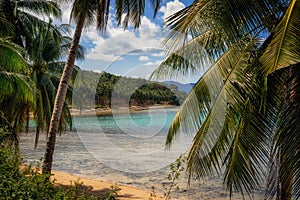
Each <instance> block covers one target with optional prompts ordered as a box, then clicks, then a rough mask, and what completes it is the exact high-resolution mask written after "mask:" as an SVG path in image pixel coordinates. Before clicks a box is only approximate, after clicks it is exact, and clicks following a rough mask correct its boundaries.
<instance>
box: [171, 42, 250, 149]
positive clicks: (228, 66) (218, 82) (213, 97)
mask: <svg viewBox="0 0 300 200" xmlns="http://www.w3.org/2000/svg"><path fill="white" fill-rule="evenodd" d="M247 40H248V41H247ZM253 48H255V47H254V41H252V40H250V41H249V39H244V40H241V41H239V42H237V43H236V44H235V45H234V46H232V47H231V48H230V49H229V50H228V51H227V52H226V53H225V54H224V55H223V56H222V57H221V58H220V59H219V60H217V62H216V63H215V64H214V65H213V66H212V67H210V69H209V70H208V71H207V72H206V73H205V74H204V75H203V76H202V77H201V78H200V80H199V81H198V82H197V83H196V84H195V86H194V88H193V90H192V92H191V93H190V94H189V95H188V97H187V98H186V100H185V102H184V103H183V104H182V106H181V107H180V109H179V111H178V112H177V114H176V116H175V118H174V121H173V122H172V124H171V127H170V129H169V133H168V136H167V141H166V143H167V145H170V144H171V142H172V141H173V138H174V136H176V134H177V133H178V132H179V130H180V128H181V129H182V131H183V132H186V133H193V132H195V131H197V130H199V128H200V126H201V125H202V124H203V122H204V120H205V118H206V116H207V115H208V113H209V112H210V111H211V110H212V107H213V104H214V102H216V101H217V98H220V99H222V98H223V95H224V94H225V92H224V91H225V88H226V87H225V86H227V85H231V84H233V81H234V80H235V76H236V73H237V71H236V70H237V69H238V68H239V67H242V66H245V65H247V64H248V59H250V56H251V53H250V52H251V50H253ZM222 90H223V92H222ZM195 97H196V98H195ZM191 108H192V109H191ZM183 116H184V117H183ZM191 122H193V123H191ZM182 125H186V126H185V127H181V126H182Z"/></svg>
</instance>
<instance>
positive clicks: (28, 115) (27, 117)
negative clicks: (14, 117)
mask: <svg viewBox="0 0 300 200" xmlns="http://www.w3.org/2000/svg"><path fill="white" fill-rule="evenodd" d="M29 121H30V109H29V105H27V112H26V127H25V133H29Z"/></svg>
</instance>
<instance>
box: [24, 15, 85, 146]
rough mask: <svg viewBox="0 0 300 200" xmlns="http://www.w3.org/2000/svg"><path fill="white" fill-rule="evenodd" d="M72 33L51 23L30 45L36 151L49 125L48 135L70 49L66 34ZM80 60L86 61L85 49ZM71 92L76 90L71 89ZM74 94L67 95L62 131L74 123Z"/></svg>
mask: <svg viewBox="0 0 300 200" xmlns="http://www.w3.org/2000/svg"><path fill="white" fill-rule="evenodd" d="M69 33H70V27H69V25H66V24H63V25H60V26H58V27H55V26H54V27H53V25H52V24H51V21H50V22H49V25H48V27H44V26H42V27H39V26H38V27H36V29H35V31H34V32H33V33H32V39H31V40H32V42H31V44H28V45H27V46H26V48H27V51H28V54H29V59H30V61H31V63H32V64H31V67H32V70H31V78H32V80H33V82H35V85H36V98H35V99H36V106H35V109H34V110H33V111H34V113H33V114H34V119H35V121H36V139H35V145H34V146H35V148H36V147H37V145H38V140H39V133H40V131H43V130H44V128H45V126H46V130H47V132H48V128H49V124H50V119H51V113H52V110H53V105H54V99H55V94H56V90H57V87H58V83H59V79H58V75H61V71H62V70H61V68H62V67H63V64H64V62H63V61H62V60H63V59H64V58H65V56H66V54H65V53H66V50H67V49H68V48H69V47H70V43H71V38H70V37H68V36H67V35H66V34H69ZM77 58H79V59H83V58H84V48H83V47H82V46H80V47H79V54H77ZM69 90H72V89H71V88H69ZM71 94H72V92H69V95H67V100H68V101H67V102H65V104H64V107H63V117H62V118H61V120H60V126H59V130H60V132H61V131H63V130H65V129H66V125H67V124H68V123H69V124H71V121H72V119H71V115H70V110H69V106H68V105H70V104H71V101H72V100H71V98H72V95H71Z"/></svg>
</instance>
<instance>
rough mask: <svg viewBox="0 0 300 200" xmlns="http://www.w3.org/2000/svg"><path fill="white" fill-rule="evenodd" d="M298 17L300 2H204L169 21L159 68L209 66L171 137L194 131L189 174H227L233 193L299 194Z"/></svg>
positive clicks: (284, 197)
mask: <svg viewBox="0 0 300 200" xmlns="http://www.w3.org/2000/svg"><path fill="white" fill-rule="evenodd" d="M299 24H300V1H299V0H249V1H241V0H222V1H220V0H195V1H194V2H193V3H192V4H191V5H190V6H187V7H186V8H184V9H182V10H181V11H179V12H177V13H175V14H174V15H172V16H170V17H169V18H168V19H167V21H166V26H168V28H170V29H171V31H170V33H169V35H168V37H167V39H166V45H165V47H166V48H167V49H168V52H169V53H170V54H169V55H168V56H167V58H166V59H165V60H164V61H163V63H162V64H161V65H160V67H159V68H158V69H157V71H156V74H158V75H170V74H173V73H178V72H182V73H188V72H193V71H197V70H203V69H205V70H206V72H205V73H204V74H203V76H202V77H201V78H200V79H199V80H198V82H197V83H196V84H195V86H194V88H193V90H192V92H191V93H190V94H189V95H188V97H187V99H186V101H185V102H184V103H183V104H182V106H181V108H180V109H179V112H178V113H177V114H176V116H175V119H174V121H173V123H172V125H171V127H170V129H169V133H168V136H167V144H168V145H171V144H172V142H173V141H174V139H175V138H177V137H176V135H177V134H179V133H182V132H184V133H187V134H194V140H193V144H192V146H191V148H190V152H189V155H188V171H189V173H190V178H192V177H196V178H203V177H206V176H209V175H214V174H215V173H219V174H222V175H223V181H224V186H225V187H226V189H227V190H228V191H229V192H230V195H232V194H233V193H235V192H240V193H241V194H242V195H247V196H248V197H249V198H250V199H253V198H254V196H253V193H254V192H255V191H257V190H263V191H264V192H265V195H266V197H265V198H266V199H273V198H276V199H281V200H291V199H293V198H295V199H299V198H300V167H299V166H300V165H299V163H300V153H299V149H300V142H299V141H300V135H299V133H300V131H299V130H300V126H299V121H300V108H299V101H300V90H299V88H300V87H299V85H300V70H299V69H300V68H299V67H300V48H299V47H300V46H299V42H300V37H299V35H300V26H299ZM243 198H244V196H243Z"/></svg>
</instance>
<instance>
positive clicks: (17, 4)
mask: <svg viewBox="0 0 300 200" xmlns="http://www.w3.org/2000/svg"><path fill="white" fill-rule="evenodd" d="M0 8H1V9H0V11H1V13H3V15H4V16H5V18H6V20H8V21H10V22H11V24H12V25H13V28H14V33H15V34H14V35H13V42H14V43H16V44H18V45H20V46H22V47H25V46H26V45H29V44H30V43H31V37H32V35H31V34H32V33H33V32H34V29H35V28H36V27H38V26H39V27H48V22H46V21H44V20H42V19H40V18H39V17H38V16H48V17H51V16H53V17H56V18H60V17H61V10H60V8H59V7H58V4H57V3H55V2H53V1H49V0H30V1H28V0H2V1H1V2H0Z"/></svg>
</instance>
